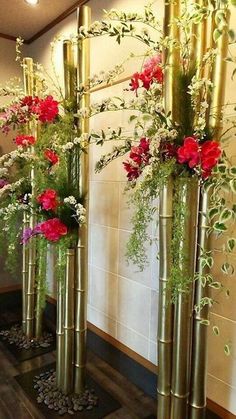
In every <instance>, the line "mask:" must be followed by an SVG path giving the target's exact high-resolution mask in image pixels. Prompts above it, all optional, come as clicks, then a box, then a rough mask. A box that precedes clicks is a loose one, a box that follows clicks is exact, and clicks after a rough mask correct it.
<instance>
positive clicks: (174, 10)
mask: <svg viewBox="0 0 236 419" xmlns="http://www.w3.org/2000/svg"><path fill="white" fill-rule="evenodd" d="M180 5H181V1H180V0H176V1H171V0H170V1H167V2H166V3H165V15H164V36H165V37H166V36H168V37H170V38H171V39H172V40H176V41H178V40H179V36H180V35H179V28H178V25H177V23H176V20H175V19H176V18H177V17H179V15H180ZM179 60H180V53H179V48H178V47H176V46H171V47H169V48H166V49H165V50H164V52H163V63H164V66H165V70H164V78H165V87H164V104H165V111H166V113H167V112H171V115H172V120H173V121H175V122H176V118H177V114H178V109H177V107H178V105H177V104H178V98H177V95H176V92H177V83H178V80H177V77H176V72H177V71H178V68H179ZM176 105H177V106H176Z"/></svg>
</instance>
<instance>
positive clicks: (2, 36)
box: [0, 32, 16, 42]
mask: <svg viewBox="0 0 236 419" xmlns="http://www.w3.org/2000/svg"><path fill="white" fill-rule="evenodd" d="M0 38H3V39H8V41H14V42H16V37H15V36H12V35H7V34H5V33H1V32H0Z"/></svg>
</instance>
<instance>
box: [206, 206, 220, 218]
mask: <svg viewBox="0 0 236 419" xmlns="http://www.w3.org/2000/svg"><path fill="white" fill-rule="evenodd" d="M217 214H219V208H217V207H214V208H211V209H210V210H209V211H208V216H209V218H210V220H212V218H214V217H215V216H216V215H217Z"/></svg>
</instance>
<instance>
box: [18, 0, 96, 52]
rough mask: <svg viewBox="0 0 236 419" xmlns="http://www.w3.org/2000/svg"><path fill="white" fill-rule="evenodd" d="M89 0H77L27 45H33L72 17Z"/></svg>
mask: <svg viewBox="0 0 236 419" xmlns="http://www.w3.org/2000/svg"><path fill="white" fill-rule="evenodd" d="M88 1H89V0H77V1H76V2H75V4H73V5H72V6H70V7H69V8H68V9H66V10H65V11H64V12H63V13H61V14H60V15H59V16H58V17H57V18H56V19H54V20H52V21H51V22H50V23H48V25H46V26H45V27H44V28H43V29H41V30H40V31H39V32H37V33H35V34H34V35H33V36H32V37H31V38H29V39H28V40H27V41H26V42H25V43H26V44H31V43H32V42H34V41H36V39H38V38H40V36H42V35H44V34H45V33H46V32H48V31H49V30H50V29H52V28H53V27H54V26H55V25H57V24H58V23H60V22H61V21H62V20H64V19H65V18H66V17H68V16H69V15H71V13H73V12H74V11H75V10H76V9H77V7H80V6H82V5H83V4H85V3H87V2H88Z"/></svg>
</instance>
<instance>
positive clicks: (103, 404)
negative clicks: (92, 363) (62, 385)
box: [15, 363, 121, 419]
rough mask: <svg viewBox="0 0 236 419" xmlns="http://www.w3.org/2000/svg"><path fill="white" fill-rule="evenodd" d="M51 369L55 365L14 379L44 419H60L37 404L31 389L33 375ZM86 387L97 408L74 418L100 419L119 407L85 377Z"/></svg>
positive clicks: (80, 413) (65, 417) (105, 392)
mask: <svg viewBox="0 0 236 419" xmlns="http://www.w3.org/2000/svg"><path fill="white" fill-rule="evenodd" d="M51 368H55V363H53V364H49V365H46V366H44V367H42V368H38V369H36V370H32V371H30V372H27V373H25V374H21V375H17V376H16V377H15V379H16V381H17V382H18V383H19V384H20V386H21V387H22V389H23V390H24V392H25V393H26V395H27V396H28V397H29V398H30V399H31V401H32V402H33V403H34V404H35V406H36V407H37V408H38V409H39V411H40V412H41V413H42V414H43V415H44V416H45V417H46V418H52V419H53V418H55V419H58V417H60V416H59V415H58V412H55V411H52V410H49V409H48V407H47V406H45V405H44V404H38V403H37V401H36V399H37V396H38V392H37V391H36V390H35V389H34V388H33V379H34V377H35V375H39V374H41V373H42V372H45V371H48V370H50V369H51ZM87 385H88V387H90V388H93V389H94V391H95V394H96V396H98V399H99V402H98V406H97V407H95V408H94V409H93V410H90V411H83V412H78V413H75V414H74V415H73V417H74V418H80V419H102V418H104V417H105V416H107V415H109V414H110V413H112V412H114V411H115V410H117V409H119V408H120V407H121V405H120V403H119V402H118V401H117V400H115V399H114V398H113V397H112V396H111V395H110V394H109V393H107V391H106V390H104V388H102V387H101V386H100V385H99V384H98V383H97V382H95V381H94V380H93V379H92V378H91V377H90V376H88V377H87ZM63 418H64V419H69V418H71V415H69V414H64V415H63Z"/></svg>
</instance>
